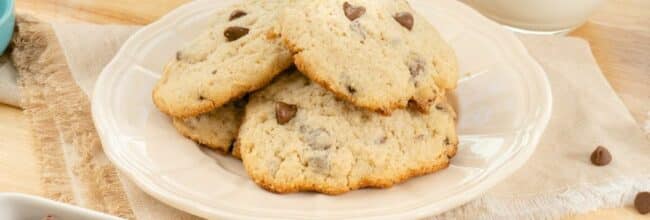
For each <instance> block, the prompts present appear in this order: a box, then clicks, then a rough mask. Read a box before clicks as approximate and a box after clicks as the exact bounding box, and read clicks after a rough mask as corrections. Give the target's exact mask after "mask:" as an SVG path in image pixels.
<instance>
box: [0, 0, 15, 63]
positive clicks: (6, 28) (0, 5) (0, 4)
mask: <svg viewBox="0 0 650 220" xmlns="http://www.w3.org/2000/svg"><path fill="white" fill-rule="evenodd" d="M15 22H16V14H14V0H0V54H2V53H4V51H5V49H7V46H8V45H9V42H11V36H12V35H13V33H14V24H15Z"/></svg>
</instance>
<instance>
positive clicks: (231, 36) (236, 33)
mask: <svg viewBox="0 0 650 220" xmlns="http://www.w3.org/2000/svg"><path fill="white" fill-rule="evenodd" d="M248 31H249V30H248V28H245V27H238V26H233V27H229V28H227V29H226V31H224V32H223V36H225V37H226V39H228V41H236V40H237V39H239V38H241V37H243V36H244V35H246V34H248Z"/></svg>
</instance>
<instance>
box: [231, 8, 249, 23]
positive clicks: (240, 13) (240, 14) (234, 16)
mask: <svg viewBox="0 0 650 220" xmlns="http://www.w3.org/2000/svg"><path fill="white" fill-rule="evenodd" d="M246 15H247V13H246V12H244V11H242V10H235V11H233V12H232V13H230V18H229V19H228V21H232V20H235V19H237V18H240V17H244V16H246Z"/></svg>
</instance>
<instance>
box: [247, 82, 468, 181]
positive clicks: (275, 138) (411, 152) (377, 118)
mask: <svg viewBox="0 0 650 220" xmlns="http://www.w3.org/2000/svg"><path fill="white" fill-rule="evenodd" d="M436 100H437V101H436V102H435V103H432V107H431V111H430V112H429V114H423V113H420V112H419V111H416V110H411V109H398V110H395V111H394V112H393V113H392V115H390V116H384V115H382V114H379V113H376V112H373V111H369V110H367V109H364V108H360V107H356V106H354V105H352V104H350V103H348V102H346V101H342V100H340V99H337V98H336V97H335V96H334V95H333V94H332V93H331V92H329V91H328V90H326V89H324V88H322V87H321V86H320V85H318V84H316V83H313V82H311V81H310V80H309V79H307V78H306V77H304V76H303V75H301V74H299V73H293V74H286V75H285V74H283V75H281V76H279V78H278V79H276V80H275V81H274V82H273V83H272V84H271V85H270V86H268V87H266V88H265V89H263V90H261V91H260V92H257V93H256V94H254V95H252V96H251V99H250V101H249V104H248V105H247V106H246V113H245V116H244V122H243V124H242V126H241V128H240V132H239V137H238V146H239V148H240V149H239V150H240V151H241V152H240V153H241V156H242V160H243V162H244V166H245V168H246V170H247V172H248V174H249V175H250V176H251V177H252V179H253V180H254V181H255V182H256V183H257V184H258V185H260V186H261V187H263V188H265V189H267V190H270V191H273V192H279V193H288V192H297V191H316V192H322V193H326V194H340V193H344V192H347V191H350V190H354V189H359V188H364V187H389V186H391V185H393V184H396V183H399V182H402V181H404V180H406V179H408V178H410V177H414V176H418V175H423V174H427V173H431V172H434V171H437V170H440V169H443V168H445V167H447V166H448V164H449V161H450V158H451V157H453V155H454V154H455V152H456V147H457V144H458V138H457V135H456V131H455V125H454V123H455V122H454V120H455V113H454V111H453V109H452V108H451V107H450V106H449V105H448V104H447V103H446V102H445V100H444V98H438V99H436ZM287 112H288V113H287ZM278 117H279V118H278Z"/></svg>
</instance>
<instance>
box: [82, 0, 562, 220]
mask: <svg viewBox="0 0 650 220" xmlns="http://www.w3.org/2000/svg"><path fill="white" fill-rule="evenodd" d="M235 2H237V1H235V0H223V1H214V0H198V1H194V2H192V3H189V4H187V5H184V6H182V7H180V8H178V9H176V10H175V11H173V12H172V13H170V14H169V15H167V16H165V17H164V18H162V19H161V20H159V21H158V22H155V23H153V24H151V25H149V26H147V27H145V28H143V29H142V30H140V31H139V32H138V33H136V34H135V35H133V36H132V37H131V39H129V40H128V41H127V42H126V43H125V44H124V46H123V48H122V49H121V50H120V52H119V53H118V54H117V56H116V57H115V58H114V59H113V61H112V62H111V63H110V64H109V65H108V66H107V67H106V68H105V69H104V71H103V72H102V74H101V76H100V77H99V79H98V81H97V84H96V86H95V91H94V97H93V103H92V109H93V119H94V121H95V125H96V127H97V130H98V132H99V135H100V136H101V139H102V144H103V146H104V151H105V152H106V155H107V156H108V158H109V159H110V160H111V161H112V162H113V163H114V164H115V166H117V167H118V168H119V169H120V170H122V171H123V172H124V173H125V174H127V175H128V176H129V177H130V178H131V179H132V180H133V181H134V182H135V183H136V184H137V185H138V186H139V187H141V188H142V190H144V191H145V192H147V193H149V194H150V195H152V196H153V197H155V198H158V199H159V200H161V201H163V202H165V203H167V204H169V205H171V206H174V207H176V208H179V209H181V210H185V211H187V212H190V213H192V214H195V215H198V216H202V217H206V218H238V219H242V218H243V219H253V218H274V219H339V218H384V219H398V218H399V219H402V218H418V217H425V216H430V215H433V214H436V213H440V212H443V211H446V210H448V209H451V208H453V207H456V206H458V205H461V204H463V203H465V202H467V201H469V200H470V199H472V198H475V197H477V196H479V195H480V194H481V193H482V192H484V191H486V190H487V189H489V188H490V187H491V186H493V185H495V184H496V183H497V182H498V181H501V180H503V179H504V178H506V177H507V176H508V175H510V174H511V173H512V172H514V171H515V170H516V169H518V168H519V167H521V166H522V165H523V164H524V163H525V162H526V160H528V158H529V157H530V155H531V154H532V152H533V151H534V150H535V146H536V145H537V143H538V141H539V138H540V136H541V134H542V132H543V131H544V128H545V127H546V124H547V122H548V120H549V116H550V112H551V93H550V87H549V84H548V81H547V79H546V76H545V73H544V72H543V70H542V69H541V68H540V67H539V65H538V64H537V63H536V62H535V61H534V60H533V59H532V58H531V57H530V55H529V54H528V52H527V51H526V49H525V48H524V47H523V45H522V44H521V42H520V41H519V40H518V39H517V38H516V37H515V36H514V35H513V34H512V33H510V32H508V31H506V30H504V29H502V28H501V27H500V26H499V25H497V24H496V23H494V22H492V21H490V20H488V19H486V18H484V17H482V16H481V15H480V14H478V13H477V12H475V11H473V10H472V9H470V8H468V7H466V6H464V5H462V4H460V3H458V2H456V1H453V0H435V1H431V0H413V1H411V4H412V6H413V7H414V8H415V9H416V10H418V11H419V12H420V13H422V14H423V15H424V16H425V17H427V19H429V21H430V22H431V23H432V24H433V25H434V26H436V27H437V28H438V29H439V31H440V32H441V34H442V36H443V38H445V39H446V40H447V41H448V42H449V43H450V44H451V45H452V47H453V48H454V49H455V50H456V53H457V56H458V58H459V63H460V70H461V73H471V74H462V75H463V78H462V79H461V81H460V84H459V87H458V89H457V90H456V97H457V99H456V102H457V106H458V107H457V110H458V112H459V125H458V131H459V134H460V140H461V143H460V146H459V151H458V154H457V156H456V157H455V158H454V159H453V160H452V163H451V166H450V167H449V168H447V169H445V170H443V171H440V172H437V173H435V174H431V175H426V176H422V177H418V178H414V179H411V180H409V181H407V182H405V183H403V184H400V185H397V186H394V187H392V188H390V189H363V190H358V191H354V192H350V193H346V194H344V195H339V196H326V195H321V194H315V193H294V194H287V195H278V194H274V193H270V192H267V191H265V190H263V189H261V188H259V187H257V186H256V185H255V184H254V183H253V181H251V180H250V178H249V177H248V176H247V175H246V173H245V172H244V170H243V167H242V165H241V162H239V161H238V160H235V159H232V158H231V157H228V156H223V155H220V154H215V153H213V152H211V151H209V150H205V149H202V148H200V147H199V146H197V145H196V144H195V143H194V142H192V141H190V140H188V139H186V138H183V137H182V136H181V135H180V134H178V132H176V131H175V130H174V128H173V126H172V125H171V121H170V118H169V117H167V116H165V115H164V114H162V113H161V112H159V111H158V110H157V109H156V108H155V107H154V105H153V103H152V100H151V91H152V89H153V86H154V85H155V83H156V81H157V80H158V78H159V77H160V74H161V72H162V69H163V66H164V65H165V63H166V62H167V61H169V60H170V59H171V58H172V57H173V56H174V54H175V52H176V51H177V50H178V49H179V48H181V47H182V46H183V43H184V42H189V41H190V40H192V39H193V38H194V37H195V36H197V35H198V33H200V32H201V31H202V30H203V29H204V28H205V27H206V25H207V20H208V19H207V18H208V17H209V16H210V15H211V14H212V13H213V12H214V11H215V10H217V9H220V8H224V7H226V6H228V5H230V4H232V3H235Z"/></svg>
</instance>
